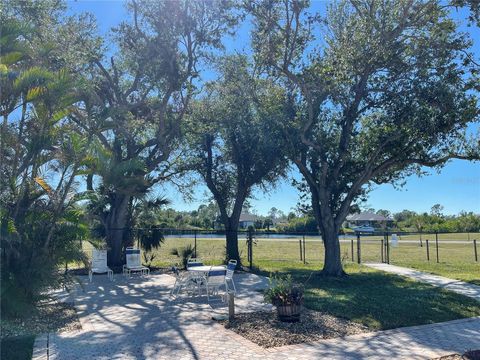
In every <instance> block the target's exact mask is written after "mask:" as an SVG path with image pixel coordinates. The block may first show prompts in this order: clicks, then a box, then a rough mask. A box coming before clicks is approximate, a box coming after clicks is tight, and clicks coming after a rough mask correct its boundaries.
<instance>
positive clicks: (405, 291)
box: [263, 262, 480, 330]
mask: <svg viewBox="0 0 480 360" xmlns="http://www.w3.org/2000/svg"><path fill="white" fill-rule="evenodd" d="M290 265H292V264H286V263H284V264H283V265H280V266H279V264H272V263H271V262H270V263H265V264H264V266H265V269H268V270H269V271H275V270H276V271H280V272H288V273H291V274H292V276H294V278H295V279H296V281H298V282H301V283H305V286H306V291H305V306H306V307H308V308H310V309H312V310H317V311H322V312H326V313H329V314H332V315H334V316H337V317H341V318H346V319H349V320H352V321H355V322H358V323H362V324H364V325H366V326H368V327H369V328H370V329H372V330H385V329H392V328H397V327H403V326H413V325H423V324H431V323H436V322H443V321H449V320H454V319H460V318H466V317H473V316H480V302H478V301H476V300H474V299H471V298H468V297H466V296H463V295H460V294H456V293H454V292H450V291H447V290H444V289H441V288H437V287H434V286H431V285H428V284H423V283H420V282H416V281H413V280H409V279H407V278H404V277H400V276H397V275H393V274H386V273H384V272H381V271H376V270H373V269H369V268H366V267H364V266H361V265H360V266H359V265H354V264H347V265H346V271H347V273H348V276H346V277H344V278H339V279H336V278H323V277H319V276H315V274H312V271H314V270H315V269H313V267H312V266H308V267H305V268H298V267H291V266H290ZM265 273H266V272H263V274H265Z"/></svg>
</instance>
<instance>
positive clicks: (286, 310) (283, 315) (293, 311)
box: [276, 304, 302, 322]
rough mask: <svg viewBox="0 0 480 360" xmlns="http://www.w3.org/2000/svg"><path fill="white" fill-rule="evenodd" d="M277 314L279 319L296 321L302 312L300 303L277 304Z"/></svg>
mask: <svg viewBox="0 0 480 360" xmlns="http://www.w3.org/2000/svg"><path fill="white" fill-rule="evenodd" d="M276 307H277V314H278V318H279V320H280V321H285V322H297V321H300V314H301V313H302V305H298V304H288V305H277V306H276Z"/></svg>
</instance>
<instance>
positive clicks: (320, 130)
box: [246, 0, 479, 275]
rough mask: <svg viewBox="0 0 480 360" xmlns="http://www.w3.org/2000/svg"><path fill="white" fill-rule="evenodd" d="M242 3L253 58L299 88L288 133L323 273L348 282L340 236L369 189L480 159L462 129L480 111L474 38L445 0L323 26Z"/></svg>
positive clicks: (350, 7) (349, 11) (348, 11)
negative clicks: (250, 23) (319, 239)
mask: <svg viewBox="0 0 480 360" xmlns="http://www.w3.org/2000/svg"><path fill="white" fill-rule="evenodd" d="M246 6H247V9H248V10H249V12H250V13H251V14H252V16H253V19H254V30H253V32H252V41H253V46H254V48H255V54H256V58H257V59H258V61H259V62H260V63H261V64H263V65H264V66H265V67H266V68H267V69H269V70H270V73H271V74H272V77H273V78H275V79H278V81H279V82H281V83H282V84H285V85H284V86H285V87H286V88H287V89H292V91H291V93H292V95H291V98H292V99H293V100H294V101H295V105H296V108H297V112H296V114H295V115H294V116H291V117H290V120H289V121H288V122H286V123H284V124H283V128H284V134H285V137H286V138H287V139H290V141H289V142H290V144H293V146H291V147H290V156H291V159H292V161H293V162H294V163H295V165H296V166H297V167H298V169H299V170H300V172H301V173H302V175H303V178H304V181H305V183H306V185H307V186H308V192H309V195H310V200H311V204H312V208H313V211H314V214H315V217H316V219H317V222H318V224H319V227H320V231H321V233H322V236H323V239H324V242H325V255H326V256H325V263H324V268H323V273H324V274H327V275H342V274H343V269H342V265H341V258H340V246H339V242H338V236H337V234H338V231H339V229H340V227H341V224H342V223H343V221H344V219H345V217H346V215H347V214H348V212H349V211H350V208H351V206H352V204H353V203H354V202H355V201H356V200H357V199H359V198H360V197H361V196H362V195H364V194H365V191H367V190H368V186H369V184H372V183H376V184H382V183H392V182H393V183H394V182H399V181H401V180H402V179H403V178H404V177H405V176H407V175H410V174H414V173H421V172H422V166H430V167H437V168H440V167H442V166H443V165H444V164H445V163H446V162H447V161H448V160H449V159H453V158H457V159H468V160H474V159H478V157H479V152H478V149H479V143H478V138H477V139H476V140H475V139H468V136H467V134H466V131H465V130H466V127H467V125H468V124H469V123H470V122H472V121H478V114H479V110H478V105H477V98H476V96H475V94H474V93H473V91H474V89H475V83H474V82H472V81H470V80H472V79H473V77H472V74H471V72H470V71H471V69H472V63H471V60H470V59H471V57H470V56H469V55H470V54H469V46H470V41H469V39H468V37H467V36H466V35H465V34H462V33H460V32H459V31H457V29H456V25H455V22H454V21H453V20H452V19H451V18H449V13H448V11H449V9H448V8H445V7H442V6H441V5H440V4H439V3H438V2H437V1H340V2H338V3H335V4H332V5H331V6H330V7H329V10H328V13H327V16H326V17H325V18H321V19H319V18H318V17H317V16H312V15H310V14H308V12H307V10H306V9H307V8H308V2H307V1H299V0H287V1H273V2H267V3H266V2H261V1H258V2H257V1H253V2H249V3H248V4H247V5H246ZM321 24H322V25H323V26H321ZM318 34H320V35H318ZM316 40H318V41H317V42H316ZM281 125H282V124H281ZM285 125H287V126H285Z"/></svg>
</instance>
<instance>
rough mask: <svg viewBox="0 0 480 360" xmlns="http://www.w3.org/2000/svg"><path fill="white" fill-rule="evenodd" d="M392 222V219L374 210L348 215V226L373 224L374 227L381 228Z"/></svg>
mask: <svg viewBox="0 0 480 360" xmlns="http://www.w3.org/2000/svg"><path fill="white" fill-rule="evenodd" d="M391 223H392V220H391V219H388V218H386V217H385V216H382V215H379V214H375V213H372V212H363V213H360V214H353V215H349V216H347V227H349V228H352V227H355V226H362V225H364V226H372V227H374V228H381V227H385V226H388V225H391Z"/></svg>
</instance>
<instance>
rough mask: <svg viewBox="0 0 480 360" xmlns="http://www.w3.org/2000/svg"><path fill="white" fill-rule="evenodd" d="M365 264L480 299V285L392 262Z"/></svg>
mask: <svg viewBox="0 0 480 360" xmlns="http://www.w3.org/2000/svg"><path fill="white" fill-rule="evenodd" d="M364 265H366V266H369V267H371V268H374V269H377V270H382V271H386V272H389V273H393V274H397V275H401V276H407V277H409V278H411V279H414V280H417V281H421V282H424V283H428V284H430V285H433V286H438V287H442V288H444V289H447V290H450V291H454V292H456V293H459V294H462V295H466V296H469V297H472V298H474V299H477V300H479V301H480V286H478V285H474V284H470V283H467V282H464V281H460V280H454V279H449V278H446V277H443V276H438V275H432V274H428V273H425V272H422V271H418V270H414V269H410V268H405V267H401V266H395V265H390V264H383V263H367V264H364Z"/></svg>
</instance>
